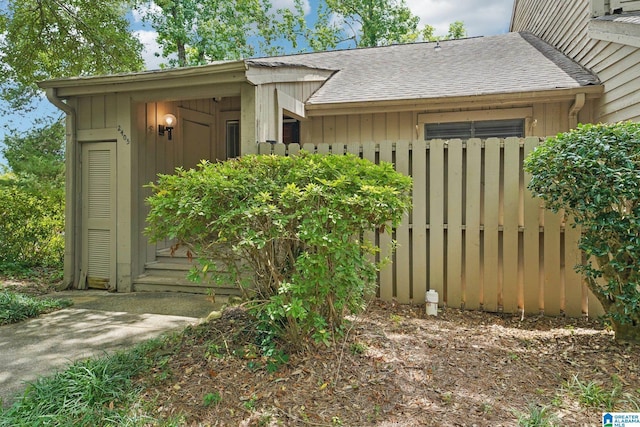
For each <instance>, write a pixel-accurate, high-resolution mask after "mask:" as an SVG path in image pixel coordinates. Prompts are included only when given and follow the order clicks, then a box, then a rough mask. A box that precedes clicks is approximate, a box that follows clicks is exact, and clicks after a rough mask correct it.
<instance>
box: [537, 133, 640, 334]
mask: <svg viewBox="0 0 640 427" xmlns="http://www.w3.org/2000/svg"><path fill="white" fill-rule="evenodd" d="M525 167H526V169H527V170H528V171H529V172H531V174H532V179H531V182H530V184H529V188H531V190H532V191H533V192H534V193H535V194H537V195H538V196H539V197H541V198H542V199H544V201H545V203H546V206H547V207H548V208H550V209H552V210H554V211H558V210H560V209H564V210H565V212H566V213H567V214H569V215H570V217H571V218H572V219H573V220H574V221H575V224H578V225H580V226H581V228H582V231H583V235H582V237H581V239H580V243H579V245H580V249H582V250H583V251H584V253H585V254H586V257H587V263H586V264H584V265H579V266H578V267H577V268H578V270H579V271H581V272H582V273H583V274H584V276H585V277H586V280H587V283H588V285H589V288H590V289H591V291H593V293H594V294H595V296H596V297H597V298H598V300H599V301H600V302H601V303H602V305H603V307H604V308H605V310H606V311H607V313H608V316H609V317H610V318H611V321H612V324H613V326H614V329H615V332H616V339H617V340H619V341H632V342H640V275H639V271H640V124H638V123H618V124H600V125H582V126H579V127H578V129H575V130H573V131H570V132H567V133H563V134H559V135H558V136H556V137H555V138H550V139H547V141H545V142H544V143H543V144H542V145H541V146H540V147H538V148H537V149H536V150H535V151H534V152H533V153H531V155H530V156H529V157H528V158H527V160H526V162H525Z"/></svg>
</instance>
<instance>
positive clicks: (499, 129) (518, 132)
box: [424, 119, 524, 140]
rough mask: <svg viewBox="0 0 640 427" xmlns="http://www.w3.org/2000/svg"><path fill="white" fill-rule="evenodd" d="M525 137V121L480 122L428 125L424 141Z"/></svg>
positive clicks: (426, 125) (425, 128) (425, 127)
mask: <svg viewBox="0 0 640 427" xmlns="http://www.w3.org/2000/svg"><path fill="white" fill-rule="evenodd" d="M510 136H515V137H519V138H522V137H524V119H515V120H485V121H480V122H453V123H427V124H425V125H424V139H425V140H429V139H456V138H460V139H469V138H483V139H484V138H507V137H510Z"/></svg>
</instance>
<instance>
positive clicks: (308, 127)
mask: <svg viewBox="0 0 640 427" xmlns="http://www.w3.org/2000/svg"><path fill="white" fill-rule="evenodd" d="M571 104H572V101H565V102H550V103H533V104H527V105H526V106H518V107H515V108H517V109H518V110H521V109H530V111H531V113H530V116H527V117H525V116H523V118H526V119H527V121H526V129H525V132H526V136H539V137H547V136H552V135H556V134H557V133H559V132H564V131H567V130H568V129H569V109H570V107H571ZM489 111H492V112H495V113H487V112H489ZM508 111H512V110H511V109H508V108H502V109H494V110H491V109H484V110H463V109H459V110H456V111H430V112H427V113H423V112H417V111H405V112H390V113H373V114H350V115H346V116H333V115H331V116H314V117H310V118H309V119H308V120H305V121H303V122H302V123H301V130H300V132H301V140H302V142H303V143H313V144H319V143H327V144H332V143H345V144H350V143H356V142H358V143H359V142H371V141H373V142H383V141H398V140H407V141H414V140H420V139H422V131H423V130H422V127H423V126H422V123H421V122H420V120H421V119H420V117H422V116H423V115H424V116H426V117H429V115H431V114H432V115H438V116H439V117H444V118H445V119H444V120H443V121H466V119H465V120H460V119H452V120H447V119H446V117H447V115H452V116H453V115H454V114H457V113H464V112H466V113H467V114H463V115H459V116H460V117H462V116H464V117H470V118H473V117H474V116H478V117H479V116H483V117H484V116H486V115H487V114H488V115H489V117H491V116H492V115H493V116H494V117H499V115H500V114H501V113H500V112H508ZM592 112H593V101H587V103H586V104H585V107H583V109H582V110H581V111H580V114H579V119H580V120H581V121H583V122H591V121H592ZM527 114H529V113H527ZM453 117H456V116H453ZM476 120H480V119H476ZM484 120H486V119H484Z"/></svg>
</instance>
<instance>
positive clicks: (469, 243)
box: [463, 138, 482, 309]
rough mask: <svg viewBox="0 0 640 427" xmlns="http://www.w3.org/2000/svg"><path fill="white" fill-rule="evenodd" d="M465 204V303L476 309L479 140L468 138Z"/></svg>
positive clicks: (478, 276)
mask: <svg viewBox="0 0 640 427" xmlns="http://www.w3.org/2000/svg"><path fill="white" fill-rule="evenodd" d="M466 161H467V164H466V170H467V178H466V189H467V192H466V204H465V205H466V206H465V218H466V219H465V239H464V258H465V267H464V270H465V271H464V287H463V289H464V297H463V298H464V304H465V308H469V309H477V308H480V303H481V294H480V289H481V284H482V277H481V275H480V200H481V199H480V194H481V182H482V141H481V140H479V139H475V138H474V139H470V140H468V141H467V158H466Z"/></svg>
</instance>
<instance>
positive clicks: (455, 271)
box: [445, 139, 463, 308]
mask: <svg viewBox="0 0 640 427" xmlns="http://www.w3.org/2000/svg"><path fill="white" fill-rule="evenodd" d="M447 159H448V161H447V218H446V223H447V267H446V272H447V276H446V283H445V285H446V286H445V290H446V294H447V305H448V306H449V307H454V308H460V307H461V306H462V303H463V299H462V210H463V204H462V203H463V201H462V171H463V168H462V141H461V140H459V139H454V140H451V141H449V147H448V149H447Z"/></svg>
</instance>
